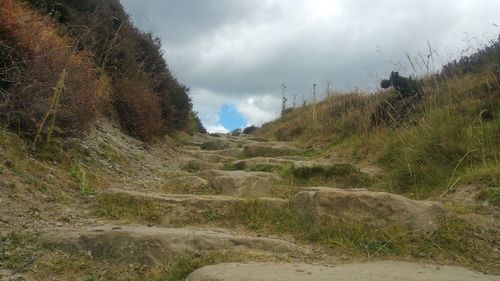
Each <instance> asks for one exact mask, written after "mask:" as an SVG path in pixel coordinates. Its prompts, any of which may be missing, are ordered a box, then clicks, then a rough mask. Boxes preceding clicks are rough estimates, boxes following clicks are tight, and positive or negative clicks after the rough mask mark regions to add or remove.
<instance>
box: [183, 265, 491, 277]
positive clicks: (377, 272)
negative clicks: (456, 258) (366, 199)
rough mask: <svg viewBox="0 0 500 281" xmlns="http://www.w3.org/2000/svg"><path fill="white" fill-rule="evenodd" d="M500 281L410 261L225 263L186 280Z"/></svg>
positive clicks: (456, 269)
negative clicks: (321, 263) (310, 263)
mask: <svg viewBox="0 0 500 281" xmlns="http://www.w3.org/2000/svg"><path fill="white" fill-rule="evenodd" d="M278 280H287V281H334V280H339V281H366V280H370V281H429V280H433V281H499V280H500V277H498V276H489V275H485V274H482V273H476V272H473V271H470V270H468V269H466V268H463V267H453V266H435V265H424V264H418V263H407V262H391V261H386V262H373V263H359V264H345V265H337V266H332V267H330V266H315V265H308V264H275V263H223V264H218V265H210V266H205V267H203V268H201V269H198V270H196V271H195V272H193V273H192V274H191V275H190V276H189V277H188V278H187V279H186V281H278Z"/></svg>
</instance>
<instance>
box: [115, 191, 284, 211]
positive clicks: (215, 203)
mask: <svg viewBox="0 0 500 281" xmlns="http://www.w3.org/2000/svg"><path fill="white" fill-rule="evenodd" d="M107 193H110V194H119V195H122V196H130V197H132V198H137V199H142V200H155V201H158V202H159V203H163V204H167V205H180V206H182V207H186V210H187V209H189V210H198V211H206V210H211V211H214V210H223V209H225V208H230V207H232V206H236V205H238V204H244V203H245V202H246V200H245V199H243V198H237V197H232V196H224V195H194V194H163V193H149V192H140V191H132V190H122V189H110V190H108V191H107ZM258 200H259V201H260V202H265V203H266V204H269V206H275V207H282V206H284V205H286V204H287V203H288V200H285V199H279V198H259V199H258ZM178 211H180V210H178Z"/></svg>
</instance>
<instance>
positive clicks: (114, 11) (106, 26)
mask: <svg viewBox="0 0 500 281" xmlns="http://www.w3.org/2000/svg"><path fill="white" fill-rule="evenodd" d="M28 1H29V2H30V3H31V4H32V5H33V6H34V7H37V8H38V9H39V10H40V11H42V12H44V13H48V14H50V15H51V16H53V17H54V18H55V19H57V20H59V21H60V22H61V23H63V24H66V27H67V29H68V30H69V32H70V33H71V34H72V35H73V36H74V37H77V38H79V45H78V48H80V49H84V50H90V51H91V52H93V53H94V54H95V57H94V60H95V63H96V64H97V65H98V66H100V67H101V68H102V69H103V70H104V71H105V73H106V74H107V76H108V77H111V78H112V79H114V78H118V79H121V78H120V77H135V76H144V77H148V79H149V83H148V84H149V89H148V92H149V93H154V94H155V95H156V96H157V97H158V102H159V105H160V109H161V111H160V112H161V115H162V119H163V120H165V123H164V125H165V124H166V126H167V129H168V130H164V132H166V131H172V130H186V131H190V130H191V129H192V127H193V125H194V124H193V122H197V120H196V119H193V118H192V114H191V110H192V104H191V100H190V98H189V95H188V94H189V93H188V92H189V90H188V88H187V87H185V86H183V85H182V84H180V83H179V82H178V81H177V79H176V78H175V77H174V75H173V74H172V73H171V72H170V70H169V68H168V65H167V63H166V61H165V60H164V58H163V55H164V54H163V51H162V49H161V41H160V40H159V38H157V37H155V36H153V35H152V34H151V33H145V32H142V31H140V30H139V29H138V28H136V27H135V26H134V25H133V24H132V22H131V21H130V19H129V17H128V15H127V14H126V13H125V11H124V9H123V7H122V5H121V4H120V2H119V1H118V0H107V1H99V0H85V1H81V0H66V1H60V0H28ZM119 83H121V82H119ZM114 97H115V98H116V99H121V100H128V99H130V98H129V97H120V93H115V95H114ZM115 104H117V105H118V104H121V101H118V102H115ZM118 110H121V111H123V108H121V109H118ZM120 116H124V115H123V114H121V115H120ZM122 123H126V124H129V125H130V120H122ZM197 125H199V124H197ZM134 127H136V128H137V125H134ZM129 128H130V126H129ZM199 128H200V129H202V127H199ZM129 131H130V130H129ZM134 131H135V130H134ZM145 131H149V129H145Z"/></svg>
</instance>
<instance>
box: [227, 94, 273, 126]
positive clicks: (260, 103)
mask: <svg viewBox="0 0 500 281" xmlns="http://www.w3.org/2000/svg"><path fill="white" fill-rule="evenodd" d="M280 102H281V100H280V99H277V98H274V97H272V96H270V95H266V96H263V97H260V96H254V97H248V98H245V99H241V100H239V101H238V102H237V103H236V109H237V110H238V111H239V112H240V113H241V114H242V115H243V117H245V119H246V120H247V126H250V125H254V126H261V125H262V124H263V123H264V122H267V121H270V120H273V119H275V118H276V117H278V116H279V113H278V111H277V108H279V104H280Z"/></svg>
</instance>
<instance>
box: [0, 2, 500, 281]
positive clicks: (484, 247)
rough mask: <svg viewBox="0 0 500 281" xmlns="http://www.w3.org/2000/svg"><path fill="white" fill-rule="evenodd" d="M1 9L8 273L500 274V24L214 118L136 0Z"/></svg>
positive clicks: (415, 279)
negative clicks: (410, 67)
mask: <svg viewBox="0 0 500 281" xmlns="http://www.w3.org/2000/svg"><path fill="white" fill-rule="evenodd" d="M0 14H1V15H2V17H1V18H0V93H1V95H0V96H1V99H0V124H1V126H0V280H1V281H14V280H15V281H35V280H78V281H95V280H150V281H175V280H189V281H214V280H221V281H222V280H224V281H225V280H236V281H237V280H241V281H262V280H273V281H274V280H291V281H304V280H306V281H307V280H337V279H338V280H346V281H351V280H352V281H354V280H371V281H382V280H401V281H426V280H436V281H470V280H478V281H491V280H495V281H497V280H500V277H499V276H500V259H499V251H500V249H499V247H500V245H499V244H498V243H499V241H500V205H499V204H500V163H499V162H498V157H499V156H500V155H499V153H500V121H499V117H500V85H499V79H500V76H499V75H500V72H499V71H498V70H499V63H500V42H492V44H491V45H490V46H487V47H485V48H484V49H482V50H480V51H479V52H478V53H477V54H474V55H472V56H469V57H464V58H462V59H461V60H460V61H456V62H452V63H450V64H448V65H446V66H445V67H444V68H443V71H442V72H441V73H439V74H433V75H429V76H426V77H420V78H418V79H411V80H410V79H404V77H401V76H399V75H398V74H397V73H395V72H394V73H392V74H391V76H390V77H389V79H388V80H386V81H382V83H381V86H382V87H383V88H387V89H385V90H381V91H380V92H377V93H375V94H368V93H361V92H355V93H345V94H341V93H335V94H334V93H332V94H331V96H330V98H328V99H326V100H324V101H321V102H319V103H315V104H309V105H305V106H303V107H300V108H293V109H288V110H286V112H285V113H284V114H283V116H282V117H281V118H279V119H278V120H276V121H273V122H270V123H268V124H266V125H264V126H263V127H262V128H259V129H257V130H256V131H254V132H252V135H249V134H243V133H238V134H234V135H232V134H206V133H205V132H204V129H203V126H202V125H201V123H200V121H199V119H198V117H197V116H196V113H195V112H193V110H192V105H191V101H190V98H189V90H188V88H187V87H186V86H184V85H182V84H181V83H180V82H179V81H178V80H177V79H176V78H175V76H174V75H173V73H172V72H171V70H170V69H169V68H168V65H167V62H166V61H165V59H164V54H163V53H162V51H161V44H160V41H159V40H158V39H157V38H155V37H154V35H152V34H149V33H144V32H142V31H140V30H139V29H137V28H136V27H134V25H133V23H132V22H131V20H130V18H129V17H128V16H127V14H126V12H125V11H124V10H123V8H122V6H121V4H120V3H119V1H118V0H105V1H100V0H99V1H98V0H85V1H81V0H66V1H58V0H43V1H42V0H27V1H20V0H19V1H18V0H4V1H2V2H0ZM167 59H168V57H167Z"/></svg>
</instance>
